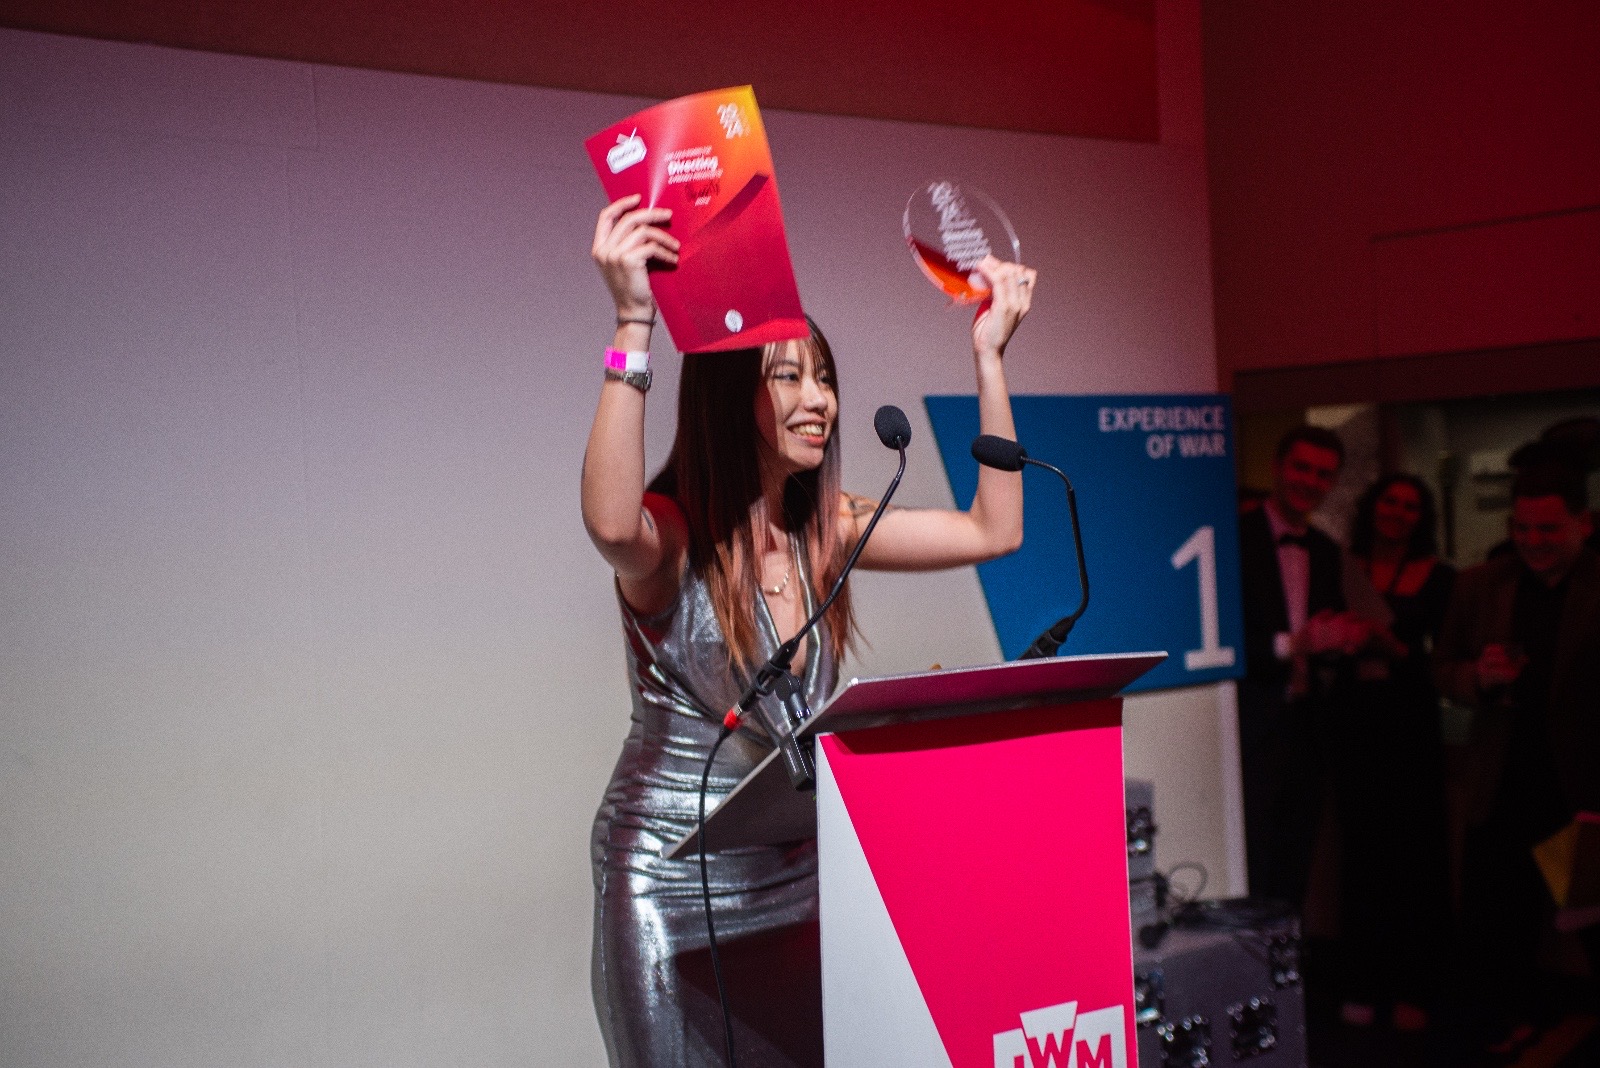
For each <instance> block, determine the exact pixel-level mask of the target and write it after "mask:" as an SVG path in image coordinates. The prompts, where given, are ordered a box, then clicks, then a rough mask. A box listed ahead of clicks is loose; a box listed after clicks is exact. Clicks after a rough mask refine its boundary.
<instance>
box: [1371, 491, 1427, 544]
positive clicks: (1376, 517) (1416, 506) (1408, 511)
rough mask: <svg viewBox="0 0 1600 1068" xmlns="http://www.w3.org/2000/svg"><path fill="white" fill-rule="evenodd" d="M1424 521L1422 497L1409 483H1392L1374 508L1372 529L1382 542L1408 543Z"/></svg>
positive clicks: (1380, 496)
mask: <svg viewBox="0 0 1600 1068" xmlns="http://www.w3.org/2000/svg"><path fill="white" fill-rule="evenodd" d="M1421 520H1422V495H1421V494H1420V493H1418V492H1417V487H1415V486H1413V485H1411V484H1410V483H1409V482H1395V483H1392V484H1391V485H1390V486H1389V488H1388V489H1385V490H1384V491H1383V492H1382V493H1381V494H1379V495H1378V499H1377V501H1376V502H1375V503H1374V504H1373V508H1372V529H1373V533H1375V534H1376V535H1377V536H1378V538H1379V539H1380V540H1382V541H1386V542H1389V543H1390V544H1395V543H1400V544H1404V543H1408V542H1410V540H1411V535H1412V533H1413V532H1414V531H1415V530H1416V529H1417V523H1419V522H1420V521H1421Z"/></svg>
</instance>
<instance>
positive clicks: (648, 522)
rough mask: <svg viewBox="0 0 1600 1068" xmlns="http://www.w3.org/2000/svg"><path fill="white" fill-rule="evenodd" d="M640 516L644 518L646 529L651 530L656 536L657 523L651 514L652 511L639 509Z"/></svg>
mask: <svg viewBox="0 0 1600 1068" xmlns="http://www.w3.org/2000/svg"><path fill="white" fill-rule="evenodd" d="M639 514H640V515H642V516H644V525H645V527H646V528H648V529H649V531H650V533H652V534H654V533H655V532H656V521H655V517H654V516H652V515H651V514H650V509H648V508H641V509H639Z"/></svg>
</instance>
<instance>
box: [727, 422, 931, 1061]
mask: <svg viewBox="0 0 1600 1068" xmlns="http://www.w3.org/2000/svg"><path fill="white" fill-rule="evenodd" d="M872 426H873V429H875V430H876V431H877V432H878V440H879V441H881V442H883V444H884V446H885V447H886V448H890V449H894V450H896V451H898V452H899V453H900V466H899V468H898V469H897V470H896V471H895V473H894V478H893V479H891V480H890V482H889V489H888V491H887V492H885V493H884V495H883V499H882V500H881V501H879V502H878V507H877V509H876V510H874V511H873V513H872V518H871V520H869V521H868V522H867V529H865V530H863V531H862V532H861V537H860V538H858V539H857V540H856V544H855V548H853V549H851V550H850V556H849V557H848V558H847V559H846V560H845V562H844V568H843V569H842V570H841V571H840V572H839V577H838V578H837V579H836V580H834V583H833V589H831V590H829V591H828V596H827V597H826V598H825V599H824V600H823V602H822V604H821V605H819V606H818V607H817V610H816V611H815V612H813V613H812V614H811V618H810V619H807V620H806V621H805V624H804V625H803V626H802V627H801V628H800V629H799V630H797V631H795V634H794V637H792V638H790V639H789V640H788V641H786V642H784V643H783V644H782V645H780V646H778V651H777V652H775V653H773V654H772V658H771V659H770V660H768V661H767V662H766V663H765V664H763V665H761V668H760V670H759V671H757V672H756V676H755V678H754V679H753V680H751V682H750V687H749V689H747V690H745V692H744V695H743V696H742V697H740V698H739V702H738V703H737V704H736V705H734V706H733V707H732V708H730V709H728V713H727V715H725V716H723V717H722V728H721V729H720V730H719V731H718V732H717V740H716V741H715V742H713V743H712V745H711V752H710V753H709V754H707V755H706V766H705V770H704V771H703V772H702V773H701V775H700V802H699V812H698V816H697V822H696V832H697V834H698V837H699V842H698V845H699V852H700V896H701V900H702V901H703V902H704V903H705V910H706V937H707V940H708V942H709V945H710V949H711V972H712V974H713V975H714V976H715V977H716V980H717V1002H718V1004H719V1005H720V1007H721V1009H722V1037H723V1043H724V1046H725V1048H726V1050H727V1056H728V1068H737V1066H738V1063H739V1062H738V1060H737V1058H736V1055H735V1052H734V1047H733V1017H732V1015H731V1014H730V1013H729V1011H728V991H727V988H726V987H725V986H724V985H723V980H722V959H721V956H720V955H719V954H718V952H717V926H716V920H715V918H714V915H713V912H712V909H711V874H710V868H709V867H708V866H707V863H706V793H707V792H708V791H709V790H710V787H711V765H712V764H713V763H714V762H715V761H716V759H717V751H718V750H719V749H721V748H722V743H723V742H725V741H727V740H728V738H729V737H730V736H731V735H732V734H733V732H734V731H736V730H738V729H739V724H740V723H741V722H742V721H743V720H744V717H745V716H747V715H749V713H750V711H751V709H755V710H756V711H757V714H758V715H759V716H760V717H761V719H762V726H763V727H765V728H766V730H767V733H768V734H769V735H770V736H771V737H772V740H773V742H774V743H776V744H777V746H778V748H779V750H780V751H781V752H782V755H783V763H784V767H785V768H786V769H787V770H788V772H789V781H790V782H791V783H793V784H794V788H795V789H796V790H810V789H814V788H815V786H816V771H815V768H814V765H813V764H812V757H811V753H810V751H809V750H808V749H807V748H806V746H805V745H804V744H803V743H801V742H799V741H798V740H796V739H795V736H794V732H795V730H796V729H797V728H798V727H799V726H800V725H801V724H802V723H804V722H805V721H806V720H808V719H810V718H811V709H810V708H808V707H807V706H806V699H805V693H804V690H803V688H802V686H801V684H800V680H799V679H796V678H795V677H794V675H793V674H791V673H790V671H789V665H790V664H792V663H794V658H795V654H796V653H798V652H799V651H800V643H801V641H803V640H804V639H805V636H806V635H807V634H808V633H810V632H811V630H812V628H814V627H815V626H816V625H817V624H818V623H819V622H820V621H821V620H822V617H823V616H824V615H826V614H827V612H828V609H829V607H830V606H832V604H833V602H834V598H836V597H838V596H839V591H840V590H842V589H844V582H845V579H846V578H848V577H849V575H850V572H851V571H852V570H853V569H854V568H855V566H856V559H857V558H858V557H859V556H860V555H861V550H862V549H863V548H865V547H866V544H867V539H868V538H870V537H872V531H873V528H875V527H876V526H877V525H878V520H879V519H881V518H883V512H884V509H885V508H887V507H888V505H889V499H890V498H891V497H893V496H894V491H895V490H897V489H899V488H900V478H901V476H902V475H904V474H905V473H906V446H907V445H909V444H911V422H910V420H908V419H907V418H906V413H905V412H903V411H901V410H900V409H899V408H896V407H895V406H894V405H892V404H885V405H884V406H883V407H881V408H879V409H878V411H877V414H876V415H874V416H873V419H872ZM774 695H776V696H777V697H778V702H777V704H778V707H777V709H776V710H769V709H768V708H767V706H766V705H765V704H762V703H761V699H762V698H763V697H769V696H774Z"/></svg>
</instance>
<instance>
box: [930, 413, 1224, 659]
mask: <svg viewBox="0 0 1600 1068" xmlns="http://www.w3.org/2000/svg"><path fill="white" fill-rule="evenodd" d="M926 404H927V408H928V418H929V420H930V421H931V422H932V423H933V432H934V436H935V437H936V438H937V439H938V443H939V453H940V455H941V457H942V458H943V459H944V467H945V473H946V474H947V475H948V476H949V478H950V488H951V491H952V492H953V493H954V495H955V498H956V501H957V503H958V504H966V503H968V502H970V501H971V500H972V496H973V494H974V493H975V492H976V491H977V487H978V463H977V461H976V460H974V459H973V458H972V453H971V451H970V450H971V445H972V439H973V438H974V437H976V436H977V434H978V400H977V398H976V397H928V398H927V399H926ZM1012 410H1013V413H1014V414H1015V417H1016V422H1017V440H1019V441H1020V442H1021V443H1022V445H1023V447H1024V448H1026V449H1027V450H1028V455H1029V456H1030V457H1032V458H1033V459H1036V460H1043V461H1045V462H1046V463H1050V464H1053V465H1055V466H1056V467H1059V468H1061V470H1062V471H1064V472H1066V475H1067V477H1068V478H1070V479H1071V480H1072V485H1073V487H1074V489H1076V491H1077V496H1078V515H1079V518H1080V519H1081V520H1082V523H1083V551H1084V556H1085V557H1086V558H1087V560H1088V569H1089V593H1090V598H1089V609H1088V611H1087V612H1085V613H1084V615H1083V618H1082V619H1080V620H1078V624H1077V626H1076V627H1075V628H1074V629H1073V631H1072V634H1071V636H1070V637H1068V638H1067V641H1066V644H1064V645H1063V646H1062V647H1061V649H1060V653H1061V654H1063V655H1065V654H1071V653H1132V652H1144V651H1148V650H1161V649H1164V650H1166V651H1167V652H1168V653H1170V654H1171V655H1170V656H1169V657H1168V658H1167V660H1166V661H1165V662H1164V663H1162V664H1161V665H1160V666H1159V667H1157V668H1155V669H1154V670H1152V671H1151V672H1150V673H1149V674H1147V675H1145V676H1144V677H1143V678H1141V679H1140V680H1139V681H1138V682H1137V683H1135V684H1134V685H1133V686H1131V687H1129V689H1130V690H1150V689H1160V688H1163V687H1169V686H1189V685H1193V684H1195V683H1202V682H1213V681H1215V680H1217V679H1231V678H1238V677H1239V676H1241V675H1243V674H1244V623H1243V615H1242V612H1241V609H1240V598H1239V523H1238V505H1237V496H1236V490H1235V487H1234V457H1233V430H1232V426H1233V417H1232V412H1231V411H1230V407H1229V403H1228V398H1227V397H1226V396H1225V395H1222V394H1169V395H1144V394H1140V395H1133V396H1105V397H1036V396H1025V397H1016V398H1013V400H1012ZM1023 479H1024V486H1025V489H1026V494H1027V498H1026V499H1027V507H1026V510H1025V526H1024V535H1023V542H1022V548H1021V549H1020V550H1018V551H1017V552H1015V553H1013V554H1012V555H1010V556H1007V557H1004V558H1002V559H999V560H994V561H991V562H989V563H987V564H981V565H979V567H978V578H979V580H980V581H981V582H982V583H983V594H984V597H985V598H986V599H987V600H988V602H989V614H990V616H991V617H992V618H993V619H994V629H995V633H996V635H997V636H998V637H999V639H1000V648H1001V650H1002V651H1003V652H1004V654H1005V656H1006V658H1007V659H1013V658H1015V657H1016V656H1017V655H1019V654H1020V653H1021V652H1022V651H1023V650H1024V649H1026V648H1027V647H1028V646H1029V645H1031V644H1032V643H1033V640H1034V639H1035V638H1037V637H1038V636H1039V635H1040V634H1041V633H1042V632H1043V631H1044V630H1046V629H1047V628H1048V627H1050V626H1051V625H1052V624H1054V623H1055V622H1056V621H1057V620H1059V619H1060V618H1062V617H1063V616H1065V615H1067V614H1069V613H1070V612H1071V611H1072V610H1073V609H1074V608H1076V607H1077V605H1078V597H1079V589H1078V570H1077V565H1076V563H1075V562H1074V558H1073V551H1072V528H1071V520H1070V517H1069V515H1068V511H1067V495H1066V487H1064V486H1062V485H1061V482H1060V480H1059V479H1057V478H1056V477H1055V476H1054V475H1052V474H1050V473H1049V472H1047V471H1040V470H1038V469H1036V468H1033V467H1028V468H1026V469H1025V470H1024V473H1023Z"/></svg>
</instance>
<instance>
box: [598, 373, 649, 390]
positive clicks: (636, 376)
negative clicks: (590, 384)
mask: <svg viewBox="0 0 1600 1068" xmlns="http://www.w3.org/2000/svg"><path fill="white" fill-rule="evenodd" d="M606 377H607V378H615V379H616V380H617V381H619V382H626V383H627V384H628V385H630V386H632V387H633V388H634V389H636V390H638V391H639V392H640V393H649V392H650V383H651V381H653V380H654V378H655V375H654V373H653V372H652V371H651V370H650V368H648V367H646V368H645V369H644V370H643V371H618V370H617V369H615V368H613V367H607V368H606Z"/></svg>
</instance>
